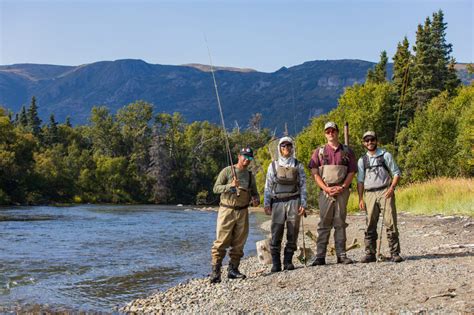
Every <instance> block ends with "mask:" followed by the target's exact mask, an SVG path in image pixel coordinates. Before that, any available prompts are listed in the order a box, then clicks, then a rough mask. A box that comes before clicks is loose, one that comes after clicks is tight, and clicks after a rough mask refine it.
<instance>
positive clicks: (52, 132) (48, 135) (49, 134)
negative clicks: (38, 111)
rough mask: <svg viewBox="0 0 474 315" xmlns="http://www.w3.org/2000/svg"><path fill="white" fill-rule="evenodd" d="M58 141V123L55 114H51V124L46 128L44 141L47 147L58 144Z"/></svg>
mask: <svg viewBox="0 0 474 315" xmlns="http://www.w3.org/2000/svg"><path fill="white" fill-rule="evenodd" d="M58 140H59V131H58V123H57V122H56V119H55V118H54V114H51V116H49V124H48V126H47V127H46V128H45V135H44V141H45V143H46V144H47V145H53V144H55V143H57V142H58Z"/></svg>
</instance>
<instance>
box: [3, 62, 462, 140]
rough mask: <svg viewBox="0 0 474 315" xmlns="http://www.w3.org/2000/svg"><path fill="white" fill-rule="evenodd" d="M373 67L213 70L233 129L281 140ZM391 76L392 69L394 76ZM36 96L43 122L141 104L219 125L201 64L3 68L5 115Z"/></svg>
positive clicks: (78, 119) (80, 119)
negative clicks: (262, 131) (258, 124)
mask: <svg viewBox="0 0 474 315" xmlns="http://www.w3.org/2000/svg"><path fill="white" fill-rule="evenodd" d="M374 65H375V64H374V63H372V62H368V61H363V60H318V61H308V62H305V63H303V64H301V65H297V66H293V67H289V68H286V67H282V68H281V69H279V70H277V71H275V72H272V73H266V72H259V71H255V70H252V69H239V68H229V67H215V69H214V70H215V76H216V81H217V86H218V92H219V96H220V100H221V103H222V107H223V112H224V116H225V120H226V124H227V127H228V128H229V127H230V128H232V127H234V126H236V125H239V126H240V127H242V128H245V127H246V126H247V123H248V121H249V119H250V117H251V116H252V115H253V114H255V113H261V114H262V126H263V127H270V128H271V129H272V130H273V129H275V128H276V129H277V131H279V133H281V131H282V130H283V128H284V125H285V123H287V124H288V130H289V131H290V133H293V132H294V133H296V132H298V131H300V130H301V129H302V128H303V127H304V126H306V125H307V124H308V123H309V120H310V119H311V117H313V116H315V115H318V114H321V113H325V112H328V111H329V110H331V109H332V108H334V107H335V106H336V105H337V99H338V97H339V95H340V94H341V93H342V92H343V91H344V88H345V87H347V86H351V85H353V84H354V83H363V82H364V80H365V77H366V74H367V70H368V69H370V68H372V67H373V66H374ZM391 70H392V65H389V68H388V72H389V74H388V76H390V75H391ZM460 71H461V72H462V71H464V72H465V71H466V70H465V69H464V70H463V69H461V70H460ZM32 96H35V97H36V99H37V104H38V106H39V114H40V117H41V118H42V119H43V121H48V119H49V115H50V114H52V113H54V115H55V117H56V120H57V121H59V122H63V121H64V120H65V119H66V117H67V116H70V119H71V122H72V123H73V124H86V123H88V118H89V116H90V112H91V109H92V107H93V106H100V105H105V106H107V107H109V108H110V110H111V111H112V112H116V111H117V110H118V109H119V108H121V107H123V106H125V105H127V104H129V103H132V102H134V101H136V100H144V101H147V102H149V103H152V104H153V107H154V112H155V113H158V112H166V113H173V112H180V113H182V115H183V116H184V117H185V119H186V120H187V121H189V122H190V121H196V120H209V121H211V122H214V123H218V122H219V121H220V120H219V119H220V118H219V111H218V106H217V99H216V94H215V90H214V83H213V80H212V76H211V73H210V67H209V66H207V65H200V64H187V65H181V66H172V65H159V64H149V63H146V62H145V61H143V60H133V59H124V60H116V61H100V62H95V63H91V64H85V65H80V66H58V65H42V64H15V65H6V66H0V104H1V105H2V106H3V107H6V108H8V109H9V110H11V111H12V112H13V113H17V112H19V111H20V109H21V107H22V106H24V105H25V106H28V105H29V103H30V100H31V97H32Z"/></svg>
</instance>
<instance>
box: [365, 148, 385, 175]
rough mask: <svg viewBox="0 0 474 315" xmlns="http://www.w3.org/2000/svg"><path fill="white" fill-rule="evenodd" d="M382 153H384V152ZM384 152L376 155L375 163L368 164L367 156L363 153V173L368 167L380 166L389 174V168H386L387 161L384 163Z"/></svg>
mask: <svg viewBox="0 0 474 315" xmlns="http://www.w3.org/2000/svg"><path fill="white" fill-rule="evenodd" d="M384 154H385V152H384ZM384 154H382V155H379V156H377V157H376V161H377V165H370V163H369V156H368V155H367V154H364V156H363V157H362V162H364V173H365V172H366V171H367V170H368V169H371V168H375V167H381V166H382V167H383V168H384V169H385V170H386V171H387V173H388V174H391V172H390V170H389V169H388V166H387V163H385V158H384Z"/></svg>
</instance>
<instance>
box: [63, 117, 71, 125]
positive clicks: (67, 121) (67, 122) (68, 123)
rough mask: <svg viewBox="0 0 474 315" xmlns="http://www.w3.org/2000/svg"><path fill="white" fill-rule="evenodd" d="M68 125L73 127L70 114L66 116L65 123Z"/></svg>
mask: <svg viewBox="0 0 474 315" xmlns="http://www.w3.org/2000/svg"><path fill="white" fill-rule="evenodd" d="M64 124H65V125H66V126H68V127H72V124H71V117H70V116H67V117H66V122H65V123H64Z"/></svg>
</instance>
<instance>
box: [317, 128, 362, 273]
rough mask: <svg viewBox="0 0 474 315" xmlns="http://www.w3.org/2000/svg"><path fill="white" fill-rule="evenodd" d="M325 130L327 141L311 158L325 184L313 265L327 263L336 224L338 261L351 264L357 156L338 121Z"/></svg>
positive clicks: (320, 196)
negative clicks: (349, 218) (349, 231)
mask: <svg viewBox="0 0 474 315" xmlns="http://www.w3.org/2000/svg"><path fill="white" fill-rule="evenodd" d="M324 134H325V136H326V139H327V141H328V142H327V144H326V145H324V146H322V147H319V148H317V149H316V150H315V151H314V152H313V155H312V156H311V160H310V162H309V168H310V169H311V175H312V176H313V178H314V180H315V181H316V183H317V184H318V186H319V188H321V191H320V194H319V200H318V201H319V210H320V212H319V218H320V221H319V225H318V240H317V248H316V258H315V259H314V261H313V263H312V265H313V266H317V265H325V264H326V250H327V245H328V242H329V236H330V233H331V229H332V228H333V227H334V243H335V247H336V255H337V263H343V264H351V263H353V261H352V260H351V259H350V258H348V257H347V256H346V227H347V223H346V215H347V209H346V208H347V201H348V199H349V194H350V192H349V185H350V184H351V182H352V179H353V178H354V175H355V173H356V171H357V164H356V159H355V155H354V152H353V151H352V150H351V149H349V147H347V146H345V145H342V144H341V143H339V138H338V137H339V128H338V127H337V125H336V124H335V123H334V122H332V121H330V122H328V123H326V125H325V126H324Z"/></svg>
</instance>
